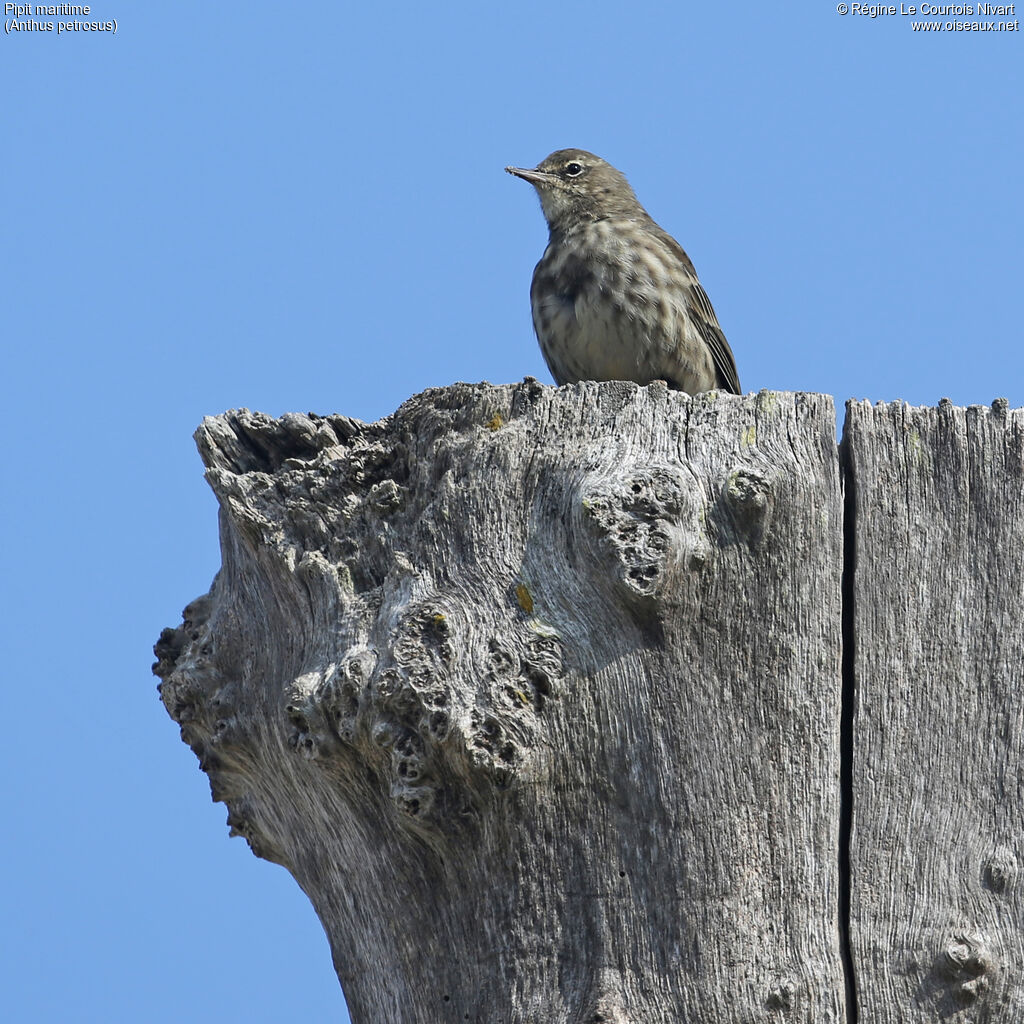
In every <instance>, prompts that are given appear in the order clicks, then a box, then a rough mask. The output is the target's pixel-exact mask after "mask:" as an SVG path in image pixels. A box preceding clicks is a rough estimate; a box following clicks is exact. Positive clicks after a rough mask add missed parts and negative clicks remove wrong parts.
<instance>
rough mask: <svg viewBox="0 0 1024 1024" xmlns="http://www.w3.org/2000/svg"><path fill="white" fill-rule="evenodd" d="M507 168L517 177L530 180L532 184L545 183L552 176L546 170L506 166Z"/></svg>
mask: <svg viewBox="0 0 1024 1024" xmlns="http://www.w3.org/2000/svg"><path fill="white" fill-rule="evenodd" d="M505 170H506V171H507V172H508V173H509V174H514V175H515V176H516V177H517V178H522V179H523V181H528V182H529V183H530V184H531V185H543V184H544V183H545V182H546V181H547V180H548V179H549V178H550V177H551V175H550V174H546V173H545V172H544V171H537V170H528V169H527V168H525V167H506V168H505Z"/></svg>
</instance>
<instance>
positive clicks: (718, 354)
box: [690, 278, 741, 395]
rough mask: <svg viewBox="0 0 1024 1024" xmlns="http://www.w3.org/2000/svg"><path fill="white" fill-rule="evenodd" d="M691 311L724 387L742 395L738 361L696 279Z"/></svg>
mask: <svg viewBox="0 0 1024 1024" xmlns="http://www.w3.org/2000/svg"><path fill="white" fill-rule="evenodd" d="M690 310H691V312H692V313H693V314H694V317H693V321H694V324H695V325H696V327H697V330H698V331H699V332H700V336H701V337H702V338H703V339H704V343H705V344H706V345H707V347H708V348H709V349H710V350H711V358H712V360H714V363H715V369H716V370H717V371H718V376H719V377H720V378H721V381H722V386H723V387H724V388H725V389H726V391H731V392H732V393H733V394H734V395H738V394H741V391H740V376H739V374H738V373H737V372H736V359H735V358H734V356H733V354H732V349H731V348H729V342H727V341H726V340H725V335H724V334H723V333H722V328H721V327H720V326H719V325H718V317H717V316H715V311H714V309H712V308H711V300H710V299H709V298H708V296H707V292H705V291H704V289H703V288H702V287H701V284H700V281H698V280H697V279H696V278H694V279H693V284H692V285H690Z"/></svg>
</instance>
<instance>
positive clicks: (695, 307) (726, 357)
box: [655, 225, 741, 395]
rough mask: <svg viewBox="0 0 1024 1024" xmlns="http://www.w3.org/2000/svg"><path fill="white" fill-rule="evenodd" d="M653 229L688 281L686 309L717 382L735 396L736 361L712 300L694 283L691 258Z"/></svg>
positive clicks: (737, 381)
mask: <svg viewBox="0 0 1024 1024" xmlns="http://www.w3.org/2000/svg"><path fill="white" fill-rule="evenodd" d="M655 227H656V228H657V234H658V237H659V238H660V239H661V241H662V242H664V243H665V245H666V246H667V247H668V248H669V249H670V250H671V251H672V253H673V254H674V255H675V256H676V257H678V259H679V262H680V263H682V265H683V269H684V270H685V271H686V273H687V275H688V276H689V278H690V284H689V295H688V299H689V301H688V303H687V305H688V307H689V310H690V313H691V314H692V316H693V323H694V326H695V327H696V328H697V331H698V332H699V333H700V336H701V338H703V339H704V343H705V344H706V345H707V347H708V349H709V350H710V352H711V358H712V360H713V361H714V364H715V370H716V371H717V373H718V376H719V379H720V380H721V381H722V387H723V388H724V389H725V390H726V391H731V392H732V393H733V394H734V395H738V394H740V393H741V391H740V377H739V374H738V373H737V372H736V359H735V357H734V356H733V354H732V349H731V348H729V342H727V341H726V340H725V335H724V334H723V333H722V328H721V326H720V325H719V323H718V317H717V316H715V310H714V308H713V307H712V305H711V300H710V299H709V298H708V293H707V292H706V291H704V289H703V288H702V287H701V283H700V281H698V280H697V271H696V270H694V267H693V263H692V262H691V261H690V257H689V256H687V255H686V251H685V250H684V249H683V247H682V246H681V245H680V244H679V243H678V242H677V241H676V240H675V239H674V238H673V237H672V236H671V235H670V234H669V233H668V232H667V231H665V230H664V229H663V228H660V227H658V226H657V225H655Z"/></svg>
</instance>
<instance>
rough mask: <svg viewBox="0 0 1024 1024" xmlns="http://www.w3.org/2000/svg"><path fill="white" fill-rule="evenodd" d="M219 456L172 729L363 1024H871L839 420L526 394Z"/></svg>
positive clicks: (248, 428) (240, 414) (268, 430)
mask: <svg viewBox="0 0 1024 1024" xmlns="http://www.w3.org/2000/svg"><path fill="white" fill-rule="evenodd" d="M197 440H198V443H199V448H200V452H201V454H202V457H203V461H204V462H205V464H206V466H207V478H208V480H209V482H210V484H211V486H212V487H213V489H214V491H215V493H216V495H217V498H218V500H219V502H220V508H221V512H220V529H221V546H222V552H223V566H222V568H221V570H220V572H219V574H218V576H217V578H216V579H215V581H214V583H213V586H212V588H211V590H210V592H209V593H208V594H207V595H206V596H204V597H202V598H199V599H198V600H196V601H194V602H193V603H192V604H191V605H190V606H189V608H188V609H186V613H185V621H184V623H183V624H182V625H181V626H180V627H178V628H177V629H173V630H165V631H164V634H163V635H162V637H161V640H160V643H159V644H158V646H157V654H158V657H159V659H160V660H159V662H158V665H157V669H156V670H157V672H158V674H159V675H160V676H161V677H162V679H163V683H162V696H163V700H164V703H165V705H166V707H167V710H168V712H169V713H170V714H171V716H172V717H173V718H174V719H175V720H176V721H178V722H179V723H180V724H181V728H182V737H183V739H185V741H186V742H188V743H189V744H190V745H191V747H192V748H193V750H195V752H196V753H197V755H198V757H199V759H200V765H201V767H202V768H203V770H204V771H206V772H207V773H208V775H209V777H210V783H211V788H212V791H213V795H214V798H215V799H217V800H222V801H224V802H225V803H226V804H227V805H228V808H229V817H228V821H229V824H230V825H231V828H232V829H233V831H234V832H235V833H237V834H241V835H243V836H245V838H246V839H247V840H248V842H249V844H250V845H251V847H252V849H253V852H254V853H256V854H257V855H258V856H260V857H265V858H267V859H268V860H271V861H274V862H276V863H278V864H281V865H283V866H284V867H286V868H287V869H288V870H289V871H290V872H291V873H292V874H293V875H294V877H295V879H296V880H297V881H298V883H299V885H300V886H301V887H302V889H303V890H304V891H305V892H306V894H307V895H308V896H309V898H310V900H311V901H312V903H313V905H314V907H315V908H316V911H317V913H318V915H319V916H320V919H321V921H322V922H323V925H324V928H325V930H326V932H327V935H328V937H329V939H330V943H331V947H332V951H333V956H334V963H335V965H336V969H337V973H338V977H339V979H340V981H341V984H342V986H343V988H344V991H345V995H346V997H347V999H348V1004H349V1008H350V1012H351V1016H352V1020H353V1022H354V1024H438V1022H448V1021H452V1022H460V1021H473V1022H486V1024H505V1022H516V1024H519V1022H522V1024H558V1022H566V1024H568V1022H573V1024H577V1022H578V1024H583V1022H599V1021H600V1022H606V1024H626V1022H629V1024H679V1022H681V1021H686V1022H689V1024H694V1022H707V1024H712V1022H714V1024H721V1022H723V1021H744V1022H745V1021H771V1020H780V1019H791V1020H807V1021H810V1020H813V1021H816V1022H829V1021H837V1022H838V1021H840V1020H844V1019H846V1008H845V995H844V992H845V988H844V986H845V978H844V969H843V957H842V950H841V945H842V943H841V931H840V923H841V922H840V919H839V908H840V878H839V865H840V853H841V850H840V828H839V823H840V806H839V804H840V788H839V782H840V720H841V714H840V708H841V703H842V702H841V691H842V677H841V656H842V635H841V630H842V608H841V582H842V576H843V530H842V523H843V500H842V494H841V477H840V467H839V457H838V452H837V447H836V443H835V416H834V410H833V406H832V400H831V399H830V398H829V397H828V396H823V395H807V394H788V393H761V394H759V395H756V396H753V395H752V396H746V397H737V396H732V395H724V394H717V393H714V392H712V393H709V394H706V395H700V396H696V397H692V398H691V397H689V396H686V395H683V394H679V393H676V392H670V391H668V390H667V389H666V388H665V387H664V386H662V385H660V384H653V385H651V386H649V387H646V388H640V387H637V386H635V385H632V384H623V383H604V384H592V383H583V384H579V385H572V386H569V387H565V388H561V389H558V390H555V389H552V388H546V387H542V386H541V385H539V384H538V383H537V382H536V381H532V380H529V379H528V380H526V381H524V382H523V383H521V384H516V385H509V386H504V387H491V386H489V385H476V386H469V385H455V386H452V387H449V388H443V389H438V390H433V391H427V392H425V393H423V394H421V395H418V396H416V397H415V398H413V399H411V400H410V401H408V402H407V403H406V404H405V405H403V406H402V407H401V408H400V409H399V410H398V411H397V412H396V413H394V414H393V415H392V416H390V417H388V418H386V419H384V420H381V421H379V422H377V423H373V424H364V423H359V422H356V421H353V420H350V419H347V418H345V417H343V416H325V417H318V416H312V415H310V416H301V415H288V416H284V417H282V418H281V419H279V420H274V419H271V418H269V417H267V416H263V415H260V414H256V413H250V412H248V411H246V410H241V411H236V412H232V413H228V414H226V415H224V416H219V417H215V418H212V419H207V420H206V421H204V423H203V425H202V426H201V427H200V429H199V431H198V432H197ZM858 465H859V463H858ZM860 477H861V473H860V472H858V480H860ZM862 486H865V487H866V486H867V485H866V484H864V485H861V484H860V483H858V488H859V490H858V497H859V496H860V495H862V494H866V493H867V491H866V490H862V489H860V488H862ZM862 520H863V513H860V514H859V518H858V522H860V521H862ZM1018 542H1019V541H1018ZM859 557H860V559H861V564H864V563H865V561H866V558H865V557H864V556H863V554H862V555H860V556H859ZM957 565H959V563H957ZM947 568H948V569H949V571H950V572H953V573H955V572H956V571H957V568H956V566H954V564H953V563H952V562H951V563H949V565H948V566H947ZM901 578H902V580H903V582H904V583H905V582H906V580H907V577H901ZM911 578H913V577H911ZM894 585H895V583H894ZM867 606H868V599H867V598H866V597H864V596H863V595H862V593H861V591H858V608H859V609H865V608H867ZM979 614H983V613H982V612H979ZM949 625H950V627H951V628H952V626H954V625H955V623H954V622H953V621H952V620H949ZM857 628H858V631H861V630H863V629H864V628H865V625H864V622H863V620H862V619H861V618H858V623H857ZM1017 628H1018V629H1019V623H1018V626H1017ZM863 700H864V697H863V695H862V702H863ZM934 720H935V718H934V715H933V717H932V718H931V719H930V721H934ZM1016 722H1017V725H1016V726H1015V728H1017V729H1018V732H1017V733H1015V736H1016V737H1017V738H1018V740H1019V735H1020V733H1019V718H1018V719H1016ZM1007 727H1009V724H1008V723H1007ZM861 746H862V747H863V746H864V743H863V741H862V742H861ZM858 783H859V784H860V785H861V786H865V785H869V780H866V779H865V778H863V777H859V779H858ZM1016 792H1017V791H1016V790H1014V794H1015V795H1016ZM857 827H858V829H859V830H860V832H859V833H858V834H863V832H864V831H865V830H866V829H867V825H866V824H865V822H864V819H861V818H858V819H857ZM993 857H995V858H996V859H994V860H993V861H992V864H993V865H998V864H1001V865H1005V864H1008V863H1009V861H1007V860H1006V859H1005V858H1004V860H1003V861H999V860H998V857H996V855H995V854H993ZM859 863H860V862H858V865H859ZM979 870H980V868H979ZM992 870H993V871H995V870H996V868H993V869H992ZM999 870H1003V869H1002V868H999ZM991 877H993V878H994V877H995V875H994V874H992V875H991ZM869 1019H873V1020H874V1019H878V1020H881V1019H883V1017H881V1016H878V1017H872V1018H869ZM884 1019H889V1018H884ZM892 1019H896V1018H895V1017H894V1018H892ZM904 1019H905V1018H904Z"/></svg>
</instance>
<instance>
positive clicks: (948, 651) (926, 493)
mask: <svg viewBox="0 0 1024 1024" xmlns="http://www.w3.org/2000/svg"><path fill="white" fill-rule="evenodd" d="M843 445H844V459H845V462H846V465H847V467H848V472H849V473H851V474H852V481H851V479H850V477H849V476H848V478H847V485H848V486H850V484H851V482H852V487H853V492H852V496H853V504H854V508H855V514H854V518H853V522H852V526H853V532H854V537H855V541H856V568H855V573H854V588H853V592H854V633H855V644H854V646H855V650H854V666H855V678H856V714H855V729H854V759H853V781H854V794H853V795H854V800H853V809H854V810H853V840H852V846H851V865H852V921H851V931H852V936H851V938H852V950H853V955H854V961H855V966H856V983H857V993H858V1004H859V1008H860V1019H861V1020H864V1021H871V1022H873V1024H874V1022H879V1024H884V1022H889V1021H893V1022H896V1021H899V1022H901V1024H908V1022H911V1024H912V1022H915V1021H921V1022H923V1021H928V1022H937V1021H944V1022H946V1021H964V1022H967V1021H970V1022H972V1024H974V1022H988V1021H993V1022H995V1021H1005V1022H1007V1024H1010V1022H1013V1024H1016V1022H1019V1021H1021V1020H1024V987H1022V985H1021V972H1022V969H1024V905H1022V892H1024V882H1022V879H1021V858H1022V857H1024V772H1022V762H1021V755H1022V742H1024V740H1022V736H1024V721H1022V715H1021V691H1022V684H1024V668H1022V662H1024V624H1022V623H1024V616H1022V597H1024V410H1014V411H1008V410H1007V408H1006V403H1005V402H997V403H995V404H994V405H993V407H992V408H991V409H988V408H984V407H981V406H972V407H971V408H969V409H962V408H954V407H953V406H952V405H950V404H949V403H948V402H943V403H942V404H940V406H939V407H938V409H932V408H927V409H919V408H909V407H907V406H906V405H903V404H902V403H895V404H889V405H884V404H880V405H878V406H875V407H871V406H870V405H869V404H868V403H866V402H851V403H850V404H849V406H848V410H847V420H846V429H845V432H844V441H843Z"/></svg>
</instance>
